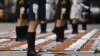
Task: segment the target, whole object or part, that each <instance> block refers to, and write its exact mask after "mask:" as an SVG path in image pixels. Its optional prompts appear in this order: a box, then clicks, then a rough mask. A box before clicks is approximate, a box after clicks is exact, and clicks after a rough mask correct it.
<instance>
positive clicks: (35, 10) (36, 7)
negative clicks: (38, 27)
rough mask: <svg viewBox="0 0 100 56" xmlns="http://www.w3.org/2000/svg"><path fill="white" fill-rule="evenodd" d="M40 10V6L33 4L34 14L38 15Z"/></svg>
mask: <svg viewBox="0 0 100 56" xmlns="http://www.w3.org/2000/svg"><path fill="white" fill-rule="evenodd" d="M38 9H39V6H38V4H33V13H35V14H36V13H37V12H38Z"/></svg>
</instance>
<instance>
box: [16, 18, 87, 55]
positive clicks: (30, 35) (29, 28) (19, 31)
mask: <svg viewBox="0 0 100 56" xmlns="http://www.w3.org/2000/svg"><path fill="white" fill-rule="evenodd" d="M21 20H22V21H21ZM21 20H19V21H18V22H17V26H16V36H17V38H16V41H22V40H27V43H28V51H27V56H38V55H37V53H36V51H35V38H36V28H37V25H38V23H39V21H35V20H33V21H30V22H29V23H27V22H26V20H23V19H21ZM20 22H21V23H20ZM22 22H23V23H22ZM65 25H66V23H65V20H62V19H57V20H56V22H55V27H54V30H53V32H54V33H55V34H56V41H57V42H63V41H64V40H65V39H66V38H64V29H67V25H66V26H65ZM82 26H83V30H86V22H83V23H82ZM41 29H42V30H41V33H46V23H43V24H41ZM72 29H73V31H72V33H73V34H76V33H78V23H76V21H75V22H74V20H72Z"/></svg>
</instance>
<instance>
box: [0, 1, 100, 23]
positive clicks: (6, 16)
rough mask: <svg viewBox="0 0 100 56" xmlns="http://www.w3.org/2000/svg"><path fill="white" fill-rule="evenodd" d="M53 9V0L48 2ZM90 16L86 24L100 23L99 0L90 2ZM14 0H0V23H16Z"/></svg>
mask: <svg viewBox="0 0 100 56" xmlns="http://www.w3.org/2000/svg"><path fill="white" fill-rule="evenodd" d="M48 2H50V3H51V4H52V5H51V6H52V7H53V5H55V3H54V2H55V1H54V0H48ZM90 7H91V14H90V18H89V20H88V23H100V0H91V5H90ZM15 9H16V0H0V22H16V13H15ZM54 12H55V8H54V7H53V8H52V12H51V14H50V19H49V20H50V21H53V19H54Z"/></svg>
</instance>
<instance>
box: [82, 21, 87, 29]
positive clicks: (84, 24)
mask: <svg viewBox="0 0 100 56" xmlns="http://www.w3.org/2000/svg"><path fill="white" fill-rule="evenodd" d="M82 30H87V26H86V22H83V23H82Z"/></svg>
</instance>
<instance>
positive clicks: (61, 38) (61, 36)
mask: <svg viewBox="0 0 100 56" xmlns="http://www.w3.org/2000/svg"><path fill="white" fill-rule="evenodd" d="M56 37H57V38H56V41H57V42H64V40H65V38H64V27H56Z"/></svg>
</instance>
